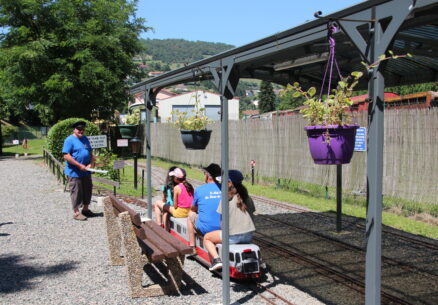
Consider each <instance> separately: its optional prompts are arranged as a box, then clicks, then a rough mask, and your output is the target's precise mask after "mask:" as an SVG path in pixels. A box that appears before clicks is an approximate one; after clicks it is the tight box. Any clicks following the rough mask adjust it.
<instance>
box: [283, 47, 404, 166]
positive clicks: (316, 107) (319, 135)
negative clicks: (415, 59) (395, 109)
mask: <svg viewBox="0 0 438 305" xmlns="http://www.w3.org/2000/svg"><path fill="white" fill-rule="evenodd" d="M389 53H390V56H388V57H387V56H385V55H381V56H380V57H379V59H378V60H377V61H376V62H375V63H373V64H371V65H367V64H366V63H364V62H362V64H363V65H364V66H365V67H366V70H367V71H369V70H370V69H372V68H375V67H377V66H378V65H379V64H380V62H382V61H384V60H387V59H390V58H398V57H411V55H410V54H406V55H399V56H397V55H394V54H393V53H392V52H391V51H389ZM362 76H363V73H362V72H358V71H354V72H352V73H351V75H350V76H348V77H346V78H344V79H342V80H341V81H339V82H338V84H337V87H336V89H333V90H332V91H331V94H329V95H327V96H325V97H324V100H323V99H322V97H321V96H320V97H316V96H315V94H316V89H315V88H314V87H312V88H310V89H308V90H307V91H305V90H303V89H302V88H301V87H300V84H299V83H294V84H293V85H290V84H289V85H288V86H287V88H286V89H285V92H292V94H293V97H300V96H302V97H304V98H305V102H304V106H305V108H303V109H301V110H300V112H301V113H302V114H303V117H304V118H306V119H307V120H308V122H309V126H305V127H304V129H305V130H306V133H307V137H308V142H309V148H310V153H311V155H312V158H313V160H314V162H315V164H347V163H350V160H351V157H352V156H353V151H354V144H355V138H356V130H357V128H358V127H359V125H357V124H352V123H351V121H352V115H351V112H349V108H350V106H351V105H352V104H353V102H352V101H351V96H352V94H353V89H354V88H355V86H356V85H357V84H358V82H359V79H360V78H361V77H362Z"/></svg>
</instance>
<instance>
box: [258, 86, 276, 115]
mask: <svg viewBox="0 0 438 305" xmlns="http://www.w3.org/2000/svg"><path fill="white" fill-rule="evenodd" d="M275 99H276V97H275V93H274V89H273V87H272V84H271V83H270V82H267V81H262V82H261V84H260V93H259V110H260V113H265V112H269V111H274V110H275Z"/></svg>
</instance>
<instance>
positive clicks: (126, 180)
mask: <svg viewBox="0 0 438 305" xmlns="http://www.w3.org/2000/svg"><path fill="white" fill-rule="evenodd" d="M138 173H141V171H139V172H138ZM104 178H105V179H109V178H106V177H104ZM93 183H94V184H95V185H98V186H101V187H104V188H106V189H108V190H111V191H112V190H113V189H112V186H108V185H107V184H103V183H99V182H93ZM120 183H121V184H120V187H119V188H117V189H116V192H117V193H120V194H123V195H128V196H135V197H138V198H140V197H141V177H138V180H137V189H134V167H132V166H125V168H124V170H122V169H121V170H120ZM146 195H147V189H146V185H145V187H144V196H145V198H146Z"/></svg>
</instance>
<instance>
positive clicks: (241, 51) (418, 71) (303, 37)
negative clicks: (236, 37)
mask: <svg viewBox="0 0 438 305" xmlns="http://www.w3.org/2000/svg"><path fill="white" fill-rule="evenodd" d="M391 2H392V3H391ZM397 2H408V3H412V5H414V9H413V10H412V12H411V14H410V15H409V16H408V18H406V19H405V20H404V21H403V23H402V25H401V27H400V30H399V31H398V33H397V34H396V35H395V38H394V39H393V41H392V44H390V47H389V48H388V49H389V50H392V51H393V52H394V53H395V54H406V53H411V54H413V55H414V57H412V58H399V59H397V60H390V61H386V62H385V65H386V66H385V67H384V68H383V70H382V71H383V75H384V77H385V84H386V86H397V85H406V84H413V83H424V82H433V81H437V80H438V59H437V56H438V3H437V2H436V1H434V0H429V1H427V0H425V1H414V0H411V1H390V0H371V1H366V2H363V3H360V4H358V5H355V6H352V7H350V8H347V9H345V10H342V11H339V12H337V13H334V14H331V15H329V16H326V17H323V18H319V19H316V20H314V21H312V22H308V23H305V24H303V25H301V26H298V27H295V28H292V29H289V30H286V31H284V32H280V33H277V34H275V35H272V36H269V37H266V38H264V39H261V40H258V41H255V42H253V43H249V44H247V45H243V46H241V47H238V48H234V49H231V50H229V51H226V52H223V53H220V54H218V55H215V56H212V57H210V58H207V59H204V60H201V61H198V62H195V63H192V64H189V65H187V66H185V67H182V68H180V69H177V70H173V71H170V72H167V73H165V74H162V75H160V76H157V77H154V78H152V79H149V80H146V81H144V82H141V83H138V84H135V85H134V86H132V87H131V92H136V91H139V90H144V88H145V87H146V86H147V87H149V88H164V87H167V86H171V85H175V84H178V83H184V82H188V81H193V80H199V79H211V78H212V75H211V73H209V71H210V69H212V68H217V67H219V66H220V65H221V61H222V60H225V59H227V60H231V61H232V62H233V70H234V71H233V73H234V74H235V76H234V77H235V78H237V79H238V78H254V79H260V80H267V81H271V82H275V83H278V84H282V85H286V84H288V83H292V82H295V81H298V82H300V83H301V84H302V85H303V86H304V87H306V86H317V87H318V86H320V85H321V82H322V79H323V76H324V70H325V64H326V62H327V55H328V49H329V48H328V42H327V24H328V22H330V20H333V21H335V22H337V23H338V24H339V25H340V26H341V28H342V30H341V31H339V32H338V33H336V34H334V38H335V40H336V59H337V62H338V64H339V67H340V71H341V74H342V75H343V76H345V75H348V74H349V73H351V72H352V71H363V70H364V66H363V65H362V64H361V63H360V62H361V61H364V58H365V56H366V54H361V51H360V50H359V49H358V48H357V47H355V44H354V42H352V40H351V39H350V38H349V37H348V36H347V35H346V31H345V29H346V28H347V29H348V28H353V30H354V28H357V29H358V32H359V33H360V35H361V36H362V38H363V39H364V40H365V42H367V41H368V39H369V37H367V36H368V34H367V33H368V30H369V22H367V20H369V19H370V18H367V17H369V15H370V14H369V13H367V11H368V12H369V11H370V10H371V8H372V7H374V6H377V5H381V6H384V5H388V9H389V10H391V9H394V8H392V7H390V5H392V6H397V5H400V3H398V4H397ZM364 17H365V18H364ZM339 19H354V20H359V21H338V20H339ZM390 21H391V18H388V24H389V23H390ZM366 86H367V81H366V80H365V79H364V80H363V81H362V83H361V84H360V86H359V87H358V89H364V88H366Z"/></svg>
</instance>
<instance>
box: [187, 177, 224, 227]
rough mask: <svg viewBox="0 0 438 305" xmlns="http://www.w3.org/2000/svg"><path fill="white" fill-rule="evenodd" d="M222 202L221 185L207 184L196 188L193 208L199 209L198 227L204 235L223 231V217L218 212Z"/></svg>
mask: <svg viewBox="0 0 438 305" xmlns="http://www.w3.org/2000/svg"><path fill="white" fill-rule="evenodd" d="M220 201H221V189H220V184H216V183H207V184H204V185H201V186H200V187H198V188H196V190H195V195H194V198H193V206H196V207H198V215H199V216H198V220H197V221H196V227H197V228H198V230H199V231H200V232H201V233H202V234H206V233H208V232H211V231H215V230H220V229H221V215H220V214H219V213H218V212H217V211H216V210H217V207H218V206H219V202H220Z"/></svg>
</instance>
